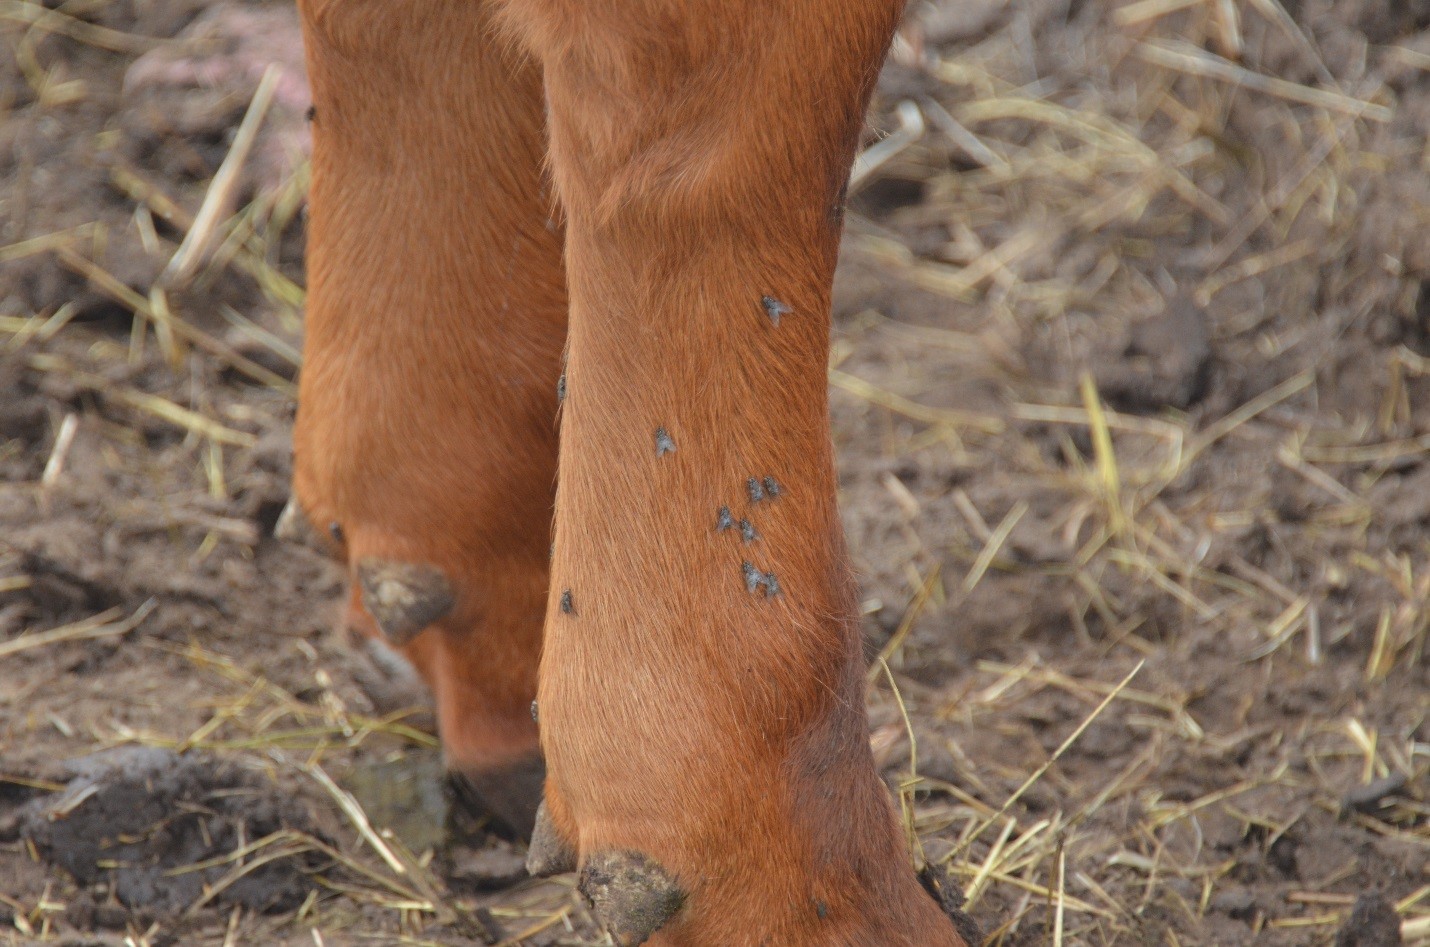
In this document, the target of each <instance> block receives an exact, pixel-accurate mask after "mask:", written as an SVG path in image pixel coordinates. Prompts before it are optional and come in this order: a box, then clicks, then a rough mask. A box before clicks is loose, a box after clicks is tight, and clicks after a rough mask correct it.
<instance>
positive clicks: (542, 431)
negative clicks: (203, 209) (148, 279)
mask: <svg viewBox="0 0 1430 947" xmlns="http://www.w3.org/2000/svg"><path fill="white" fill-rule="evenodd" d="M300 8H301V15H302V21H303V32H304V43H305V47H306V53H307V59H308V68H309V74H310V76H311V79H312V87H313V103H314V112H313V185H312V193H311V197H310V201H311V213H310V222H309V228H308V249H307V259H308V305H307V323H306V325H307V329H306V331H307V334H306V338H305V341H304V353H303V354H304V364H303V372H302V379H301V384H300V397H299V402H300V403H299V410H298V420H297V425H296V428H295V430H294V496H295V501H296V505H295V507H294V508H292V510H291V511H290V512H289V513H288V514H287V516H286V518H285V521H284V524H283V526H284V527H285V531H286V532H288V533H290V534H291V533H296V532H298V531H299V527H300V526H301V525H302V524H304V523H306V524H307V528H308V532H309V534H310V536H311V537H312V539H313V541H314V542H316V543H317V544H319V545H322V546H325V547H326V548H328V549H329V550H330V551H332V552H333V553H334V554H336V555H338V556H340V557H343V558H345V559H346V561H347V563H348V566H349V568H350V572H351V576H352V602H351V607H350V616H351V621H352V623H353V624H354V625H356V626H357V627H358V628H359V629H360V630H362V631H363V632H365V633H367V634H370V635H372V636H374V637H379V638H381V639H383V640H385V641H386V642H387V643H388V644H389V645H391V646H392V647H394V648H396V649H398V650H400V651H401V652H402V653H403V654H405V655H406V657H407V658H408V659H409V660H410V661H411V662H412V663H414V664H415V665H416V666H417V668H418V670H419V671H421V673H422V675H423V677H424V678H425V679H426V681H427V683H428V684H429V685H430V686H431V688H432V690H433V694H434V697H435V699H436V704H437V713H438V723H439V726H440V728H441V736H442V743H443V749H444V752H445V754H446V758H447V761H448V764H449V766H450V767H451V768H453V769H454V770H456V771H457V772H459V773H460V774H462V776H464V777H465V778H466V780H467V782H468V783H470V785H471V787H472V788H473V789H474V790H475V792H476V795H477V796H479V797H480V799H481V801H482V802H483V803H484V804H485V805H486V806H487V807H488V808H489V809H490V810H491V811H492V812H493V813H494V814H496V815H497V816H498V817H499V818H501V819H502V820H503V821H505V822H506V823H507V824H508V825H509V826H510V827H511V828H512V829H515V830H517V831H526V830H528V829H529V828H530V825H531V821H532V818H533V814H534V811H535V808H536V804H537V802H538V801H539V798H540V786H541V780H542V777H543V774H544V771H543V768H542V763H541V757H540V753H539V750H538V745H537V733H536V724H535V722H534V721H533V720H532V717H531V709H530V708H531V701H532V698H533V697H534V696H535V691H536V667H537V658H538V654H539V651H540V636H541V622H542V616H543V614H544V609H545V602H546V578H547V569H548V557H549V549H550V523H551V504H552V499H553V484H554V481H555V466H556V434H555V422H554V417H555V413H556V384H557V377H558V375H559V373H560V353H561V346H562V342H563V340H564V336H565V290H564V286H563V276H562V270H561V243H560V241H561V237H560V233H559V228H558V227H557V226H556V225H555V224H554V223H553V222H552V221H551V220H550V211H551V199H550V197H549V195H548V194H546V193H544V191H543V182H542V178H541V161H542V154H543V151H544V148H545V142H544V139H543V132H542V95H541V85H540V77H539V75H538V73H537V71H536V69H535V68H534V67H533V66H532V65H531V64H530V63H526V64H524V65H523V64H522V63H521V62H520V61H519V60H520V57H515V56H513V57H510V58H504V56H503V53H504V52H510V50H509V49H504V48H503V45H504V44H502V43H499V42H498V41H497V40H495V39H494V38H493V37H492V35H491V25H490V23H489V22H488V20H487V16H486V12H487V8H486V7H485V6H484V5H483V4H479V3H472V2H468V0H302V2H301V3H300ZM505 45H509V44H505Z"/></svg>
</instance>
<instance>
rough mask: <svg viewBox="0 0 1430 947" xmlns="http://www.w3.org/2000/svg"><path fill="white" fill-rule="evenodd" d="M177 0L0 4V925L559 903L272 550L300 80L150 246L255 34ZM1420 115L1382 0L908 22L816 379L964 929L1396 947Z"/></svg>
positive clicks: (506, 927)
mask: <svg viewBox="0 0 1430 947" xmlns="http://www.w3.org/2000/svg"><path fill="white" fill-rule="evenodd" d="M212 7H214V5H213V4H211V3H205V2H201V0H69V2H64V3H50V2H47V3H44V4H40V3H32V2H24V0H14V2H7V3H4V4H3V5H0V36H3V37H4V39H5V50H6V53H5V54H4V55H3V56H0V103H3V105H4V113H3V114H4V118H3V122H0V181H3V182H4V186H3V189H0V228H3V232H0V392H3V398H0V479H3V484H0V928H3V929H4V933H3V934H0V938H3V939H4V940H5V942H7V943H15V944H28V943H55V944H71V945H81V944H83V945H89V944H95V945H99V944H120V943H127V944H136V945H138V944H152V945H160V944H185V945H187V944H193V945H204V944H214V945H217V944H319V945H322V944H344V945H347V944H354V945H356V944H369V943H378V944H382V943H386V944H398V943H407V944H465V943H474V942H480V941H486V942H489V943H491V942H501V943H504V944H516V943H527V944H584V943H597V942H598V940H597V939H596V935H595V934H593V933H592V932H591V928H590V925H589V918H587V917H586V915H585V912H584V910H583V909H582V908H581V906H580V905H579V903H578V902H577V901H576V900H575V899H574V898H573V897H572V893H571V891H570V884H569V881H563V880H560V879H558V880H556V881H553V882H544V883H539V884H538V883H533V882H530V881H527V880H524V878H523V875H522V872H521V869H520V865H521V851H520V849H519V847H514V846H512V845H510V844H508V843H505V842H502V841H501V840H499V839H496V838H494V837H491V836H489V835H488V834H487V833H486V832H485V831H484V827H483V826H482V825H481V824H480V822H473V821H471V820H470V819H469V818H466V817H464V816H463V815H462V814H461V813H455V814H452V813H450V812H449V809H450V800H449V799H448V797H447V796H445V795H444V794H443V792H442V790H441V787H440V785H439V781H438V780H437V779H436V777H435V772H436V765H435V763H434V750H433V747H434V740H433V738H432V736H431V734H430V721H428V720H426V719H425V717H424V714H423V712H422V710H421V708H420V707H413V706H411V705H412V699H411V697H410V692H409V691H408V690H407V689H406V682H403V681H401V680H394V679H393V678H392V675H391V673H390V669H385V668H383V667H382V666H380V665H378V664H374V663H373V662H372V661H371V660H370V659H369V658H368V657H367V656H366V655H365V654H363V653H362V652H361V651H359V650H355V649H353V648H352V647H351V646H350V644H349V643H348V642H347V641H346V640H345V639H344V636H343V634H341V633H340V632H339V631H338V630H337V625H338V622H337V600H338V596H339V595H340V592H341V576H340V575H338V574H337V573H336V572H335V571H334V570H333V568H332V567H331V566H329V565H328V564H327V563H326V562H324V561H323V560H321V559H319V558H318V557H316V556H314V555H313V554H311V553H309V552H307V551H305V550H303V549H298V548H292V547H287V546H284V545H282V544H279V543H278V542H276V541H275V540H273V539H272V538H271V530H272V527H273V524H274V521H275V519H276V517H277V514H278V512H279V510H280V508H281V506H282V504H283V503H284V501H285V500H286V496H287V494H286V486H285V485H286V481H287V476H288V469H289V457H288V440H287V437H288V428H289V425H290V423H291V420H292V416H293V409H294V404H293V379H294V377H295V375H296V371H297V364H296V354H295V353H296V349H297V347H298V346H299V345H300V339H301V301H302V293H301V285H302V260H301V257H302V215H301V195H302V191H303V187H304V168H303V165H302V149H303V146H304V134H305V132H304V126H303V109H304V107H305V103H304V98H303V85H302V82H301V76H300V75H299V74H298V73H296V72H295V71H293V70H289V71H288V72H287V73H286V74H285V75H284V76H283V78H281V79H280V80H279V81H278V82H277V84H276V86H275V88H274V96H273V102H272V105H271V107H270V108H269V109H268V111H267V114H266V115H265V117H264V123H263V125H262V130H261V132H260V134H259V136H258V138H257V142H256V145H255V147H254V149H253V150H252V152H251V153H250V154H249V156H248V158H247V159H246V160H244V161H243V162H242V163H241V164H240V165H239V174H238V175H237V178H236V184H235V188H234V191H233V193H232V195H231V199H230V201H229V203H228V204H227V206H226V209H225V212H224V213H223V214H222V215H221V216H220V218H219V224H218V225H217V227H216V228H215V229H214V231H213V234H212V238H211V239H210V240H209V241H207V243H206V244H205V245H204V246H203V248H202V249H203V250H204V252H203V253H202V254H200V255H199V256H198V257H197V258H196V260H197V262H198V263H199V266H198V267H197V268H196V269H195V270H194V271H193V275H192V277H186V278H174V277H173V276H172V275H171V276H169V277H165V276H164V269H165V267H166V266H167V265H169V264H170V261H171V259H172V258H173V257H174V256H175V254H176V252H177V251H178V250H179V246H180V242H181V241H182V240H183V238H184V236H185V234H187V233H188V232H189V231H190V228H191V226H192V223H193V220H194V218H195V215H197V214H199V211H200V207H201V203H202V201H203V199H204V196H205V193H206V192H207V191H208V190H209V189H210V186H211V182H212V181H213V180H214V178H215V175H216V172H218V170H219V167H220V164H221V163H222V162H223V161H224V159H225V157H226V156H227V155H229V153H230V151H231V150H232V149H233V145H234V140H235V133H236V130H237V129H238V126H239V124H240V121H241V119H242V118H243V116H244V113H245V111H246V110H247V109H248V108H249V104H250V101H251V100H252V99H253V97H254V92H255V89H256V87H257V86H258V84H259V78H260V76H261V75H262V73H263V71H264V66H265V65H266V63H267V62H268V61H269V60H270V59H272V58H274V57H278V58H285V57H286V58H288V59H290V60H291V58H292V48H293V47H292V33H291V22H292V14H291V11H290V10H288V9H287V8H286V7H285V6H283V5H281V4H261V3H255V4H248V5H246V4H242V3H235V4H233V5H230V6H228V7H224V8H220V9H218V11H217V12H215V10H214V9H210V8H212ZM173 37H181V38H180V39H179V40H178V41H176V42H169V41H168V40H170V39H171V38H173ZM196 62H197V63H198V66H196V65H195V63H196ZM136 63H137V65H136ZM1427 133H1430V5H1427V4H1426V3H1424V2H1423V0H1300V2H1290V0H1287V2H1285V3H1284V5H1283V4H1282V3H1278V2H1277V0H1183V2H1165V3H1164V2H1160V0H1144V2H1137V3H1130V4H1124V3H1111V2H1107V3H1104V2H1098V0H1061V2H1059V0H1029V2H1026V3H1016V4H1013V3H1001V2H994V0H937V2H933V3H926V4H916V5H914V6H913V7H912V8H911V11H910V14H909V17H908V18H907V22H906V24H905V27H904V28H903V30H902V31H901V34H900V37H899V39H898V41H897V43H896V46H895V49H894V52H893V54H892V55H891V59H890V63H889V64H888V66H887V67H886V69H885V72H884V75H883V77H882V80H881V83H880V91H879V96H878V100H877V102H876V105H875V109H874V112H873V115H872V116H871V134H870V138H869V142H868V145H869V150H868V151H867V152H866V158H868V159H870V160H869V161H867V162H866V164H868V165H870V166H871V168H870V169H869V170H868V173H867V174H865V175H864V176H863V177H861V178H860V179H859V180H858V182H857V183H856V185H855V187H854V188H853V196H852V198H851V205H850V212H849V214H848V218H847V225H846V237H845V246H844V251H843V260H842V264H841V271H840V277H839V283H838V287H837V300H836V330H835V331H836V338H835V355H834V360H833V362H834V364H833V365H832V366H831V386H832V396H831V397H832V403H833V412H834V426H835V437H836V441H837V444H838V447H839V452H840V461H841V464H842V467H841V487H842V501H843V508H844V514H845V520H846V523H847V526H848V529H849V534H850V539H851V544H852V547H853V552H854V555H855V557H856V564H857V566H858V568H859V570H860V573H861V578H862V580H863V584H864V589H865V593H864V598H865V611H866V614H867V630H868V637H869V643H870V652H871V654H872V655H877V656H880V657H881V659H883V660H885V661H886V663H887V665H888V668H889V672H888V673H885V672H884V671H883V670H882V666H881V665H877V664H876V670H875V673H874V674H873V675H871V687H870V713H871V720H872V724H873V739H874V745H875V749H876V752H877V754H878V757H879V759H880V761H881V763H882V765H883V766H884V767H885V771H886V774H887V776H888V777H889V780H890V783H891V786H893V787H894V789H895V791H896V792H898V793H899V795H900V799H901V801H902V803H903V805H904V810H905V813H906V816H907V818H908V820H909V824H910V826H911V828H912V830H913V833H914V836H915V837H916V838H917V840H918V844H917V845H916V846H915V847H916V853H915V857H916V858H917V860H919V861H920V862H921V863H925V862H926V863H928V864H931V865H932V866H933V867H934V870H935V872H936V873H938V874H940V875H943V876H946V877H947V879H948V880H949V881H950V882H952V883H954V884H956V885H957V886H958V887H960V888H961V889H962V890H963V891H964V892H965V893H966V895H967V896H968V898H969V909H970V910H971V912H972V914H973V915H974V916H975V917H976V918H977V919H978V920H979V921H980V923H982V924H983V925H984V926H985V928H986V929H987V931H988V932H989V933H990V938H991V939H990V942H992V943H999V944H1008V945H1015V944H1043V943H1067V944H1159V945H1160V944H1166V945H1192V944H1205V945H1211V944H1244V943H1256V944H1268V945H1291V944H1332V943H1335V944H1339V945H1356V944H1358V945H1362V947H1378V945H1384V944H1392V943H1398V942H1401V939H1402V938H1403V940H1404V941H1405V942H1409V943H1416V942H1430V825H1427V815H1430V801H1427V782H1426V770H1427V767H1430V723H1427V712H1430V673H1427V668H1430V659H1427V655H1426V627H1427V614H1426V602H1427V598H1430V289H1427V288H1426V286H1427V284H1426V280H1427V279H1430V150H1427ZM156 287H157V289H156ZM894 686H896V687H897V691H898V694H899V695H900V696H901V699H902V702H903V705H904V706H905V707H906V708H907V712H908V722H907V724H906V722H905V718H904V716H903V714H901V713H900V705H899V703H898V701H896V700H895V699H894ZM349 793H351V796H350V795H348V794H349ZM351 799H356V804H353V803H352V802H351V801H350V800H351Z"/></svg>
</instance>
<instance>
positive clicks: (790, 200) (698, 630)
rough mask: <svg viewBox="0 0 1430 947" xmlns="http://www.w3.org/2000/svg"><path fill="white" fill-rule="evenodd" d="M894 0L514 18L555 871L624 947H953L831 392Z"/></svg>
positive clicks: (510, 19)
mask: <svg viewBox="0 0 1430 947" xmlns="http://www.w3.org/2000/svg"><path fill="white" fill-rule="evenodd" d="M898 6H899V4H897V3H890V2H888V0H817V2H816V0H808V2H780V3H762V2H756V0H746V2H742V0H718V2H717V0H704V2H701V0H632V2H619V3H618V2H615V0H507V2H505V3H504V4H503V12H502V13H501V18H502V21H503V23H504V25H505V26H507V27H508V28H510V29H512V30H513V31H514V32H515V33H516V34H517V35H519V36H521V37H522V38H523V39H524V40H525V41H526V43H527V44H528V46H529V47H530V48H531V49H532V50H533V52H534V54H535V56H536V57H537V58H538V59H539V61H540V62H541V64H542V68H543V74H544V77H545V81H546V90H547V101H548V114H549V123H550V139H551V159H552V168H553V174H554V179H555V181H556V184H557V188H558V192H559V194H560V197H561V200H562V203H563V206H564V209H565V211H566V215H567V246H566V251H567V278H568V285H569V287H570V296H571V311H570V338H569V359H568V365H567V379H568V384H567V390H568V394H567V398H566V401H565V404H564V407H563V413H562V427H561V459H560V491H559V496H558V499H557V507H556V547H555V558H554V560H553V565H552V588H551V594H550V599H549V606H548V617H547V624H546V640H545V653H544V657H543V662H542V669H541V685H540V708H541V728H542V744H543V746H544V748H545V750H546V753H547V762H548V766H549V775H548V779H547V791H546V802H547V814H548V821H544V822H543V825H542V827H541V837H542V838H543V845H542V846H541V849H542V860H543V861H545V862H548V863H550V864H554V865H561V864H570V858H571V857H572V856H574V858H575V860H576V861H577V863H578V864H579V866H580V873H579V887H580V890H581V891H582V893H583V894H584V895H585V897H586V898H587V900H588V901H589V902H590V903H591V905H592V907H593V910H594V912H595V913H596V915H597V916H598V917H599V918H600V919H601V920H602V921H603V923H604V924H605V925H606V927H607V928H608V930H609V931H610V932H611V933H612V934H613V935H614V936H615V939H616V941H617V943H621V944H636V943H642V942H644V941H646V940H647V939H649V941H650V943H652V944H656V943H659V944H662V945H668V947H670V945H682V947H709V945H716V944H718V945H722V947H737V945H738V947H743V945H750V947H754V945H771V947H773V945H780V947H804V945H850V947H854V945H858V947H874V945H878V947H892V945H903V947H955V945H961V944H962V943H963V941H962V940H961V939H960V938H959V937H958V935H957V934H955V932H954V930H953V927H952V925H951V924H950V923H949V921H948V920H947V918H945V917H944V916H943V914H942V912H941V910H940V909H939V907H938V906H937V905H936V904H935V903H934V901H933V900H932V899H931V898H930V897H929V895H928V894H927V893H926V892H925V891H924V890H923V889H922V888H921V887H920V885H919V883H918V882H917V880H916V879H915V876H914V872H913V870H912V867H911V865H910V859H909V855H908V852H907V850H906V848H905V844H904V841H903V838H902V835H901V832H900V830H899V828H898V825H897V822H896V820H895V816H894V812H893V807H892V805H891V802H890V799H889V796H888V793H887V790H886V789H885V788H884V786H883V785H882V783H881V782H880V781H879V778H878V776H877V774H876V772H875V768H874V764H873V760H872V757H871V753H870V750H869V743H868V729H867V722H866V718H865V714H864V707H863V698H862V694H863V689H862V679H863V675H862V668H863V661H862V655H861V650H860V641H859V631H858V622H857V615H856V608H855V595H854V589H853V586H852V583H851V581H850V576H849V572H848V569H847V566H846V564H845V554H844V547H843V540H842V536H841V530H840V524H839V518H838V514H837V511H836V507H835V477H834V465H833V457H832V450H831V446H830V439H829V420H828V403H827V394H826V378H825V366H826V363H827V355H828V335H829V311H830V285H831V281H832V277H833V270H834V263H835V257H836V250H837V246H838V241H839V232H840V201H841V193H842V188H843V185H844V182H845V180H846V178H847V175H848V171H849V165H850V162H851V160H852V158H853V154H854V149H855V147H856V145H857V141H858V137H859V130H860V128H861V126H862V122H863V113H864V108H865V104H866V102H867V98H868V95H869V90H870V88H871V86H872V84H873V81H874V77H875V75H876V73H877V71H878V68H879V63H880V60H881V58H882V56H883V53H884V50H885V47H886V45H887V43H888V41H889V37H890V35H891V33H892V31H893V28H894V24H895V20H896V17H897V14H898Z"/></svg>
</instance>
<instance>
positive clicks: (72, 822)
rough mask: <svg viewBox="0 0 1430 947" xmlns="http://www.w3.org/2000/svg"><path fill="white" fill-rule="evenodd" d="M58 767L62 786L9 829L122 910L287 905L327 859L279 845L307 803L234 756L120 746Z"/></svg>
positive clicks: (299, 827) (302, 820) (296, 829)
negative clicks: (64, 777)
mask: <svg viewBox="0 0 1430 947" xmlns="http://www.w3.org/2000/svg"><path fill="white" fill-rule="evenodd" d="M67 769H68V770H69V772H70V774H71V778H70V779H69V782H68V783H67V784H66V785H65V788H64V790H63V791H62V792H59V793H56V794H54V795H51V796H47V797H45V798H42V799H38V800H33V801H31V802H29V803H27V804H26V805H25V807H24V808H23V809H22V810H21V811H20V812H19V814H18V819H17V820H16V828H17V831H18V833H19V834H20V836H21V837H23V838H24V839H26V840H27V841H29V842H30V843H32V844H33V845H34V847H35V850H36V851H37V852H38V853H39V854H40V856H41V857H42V858H44V859H45V860H46V861H47V862H49V863H50V864H52V865H55V866H57V867H60V868H63V869H64V870H65V871H66V872H68V873H69V875H70V876H71V877H72V878H73V879H74V880H75V881H76V882H78V883H79V884H81V885H85V886H93V885H96V884H99V885H103V886H106V887H108V888H109V889H110V890H111V891H112V892H113V895H114V897H115V898H116V899H117V901H118V902H119V903H120V904H122V905H124V906H125V907H126V908H129V909H132V910H136V911H139V912H141V913H145V914H151V915H164V914H173V913H176V912H180V911H192V910H193V909H195V908H197V907H199V906H201V905H202V904H204V903H207V902H210V901H213V902H216V903H217V904H221V905H242V906H243V907H245V908H247V909H250V910H253V911H259V912H276V911H286V910H291V909H293V908H295V907H297V906H298V905H299V904H301V903H302V902H303V900H304V898H306V897H307V896H308V894H309V892H311V891H313V890H314V887H315V882H314V881H313V879H312V877H311V874H312V872H314V871H315V870H317V869H319V868H320V867H323V865H324V864H325V863H326V861H327V859H325V858H323V857H322V856H320V855H317V854H314V853H312V852H311V851H294V850H293V847H292V845H291V844H283V843H284V841H285V840H291V841H299V840H301V839H302V838H304V837H312V833H313V830H314V825H313V819H312V817H311V815H310V814H309V812H308V811H307V809H306V808H305V807H304V806H303V805H301V804H300V803H299V802H297V801H295V800H294V799H293V798H292V797H291V796H290V795H288V794H287V793H285V792H283V791H282V790H280V789H279V788H278V787H277V786H275V785H273V784H272V782H271V781H269V780H266V779H264V778H263V777H262V776H261V775H258V774H256V773H254V772H252V771H250V770H247V769H245V768H243V767H241V766H239V765H237V764H235V763H232V762H227V761H224V760H221V759H218V758H216V757H213V756H209V755H205V754H198V753H185V754H180V753H174V752H171V751H169V750H163V749H157V748H152V747H125V748H121V749H117V750H112V751H108V752H104V753H99V754H95V755H93V756H89V757H84V758H82V759H79V760H75V761H73V762H72V763H70V764H68V766H67ZM275 853H277V854H280V855H282V857H276V858H275V857H272V856H273V855H274V854H275Z"/></svg>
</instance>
